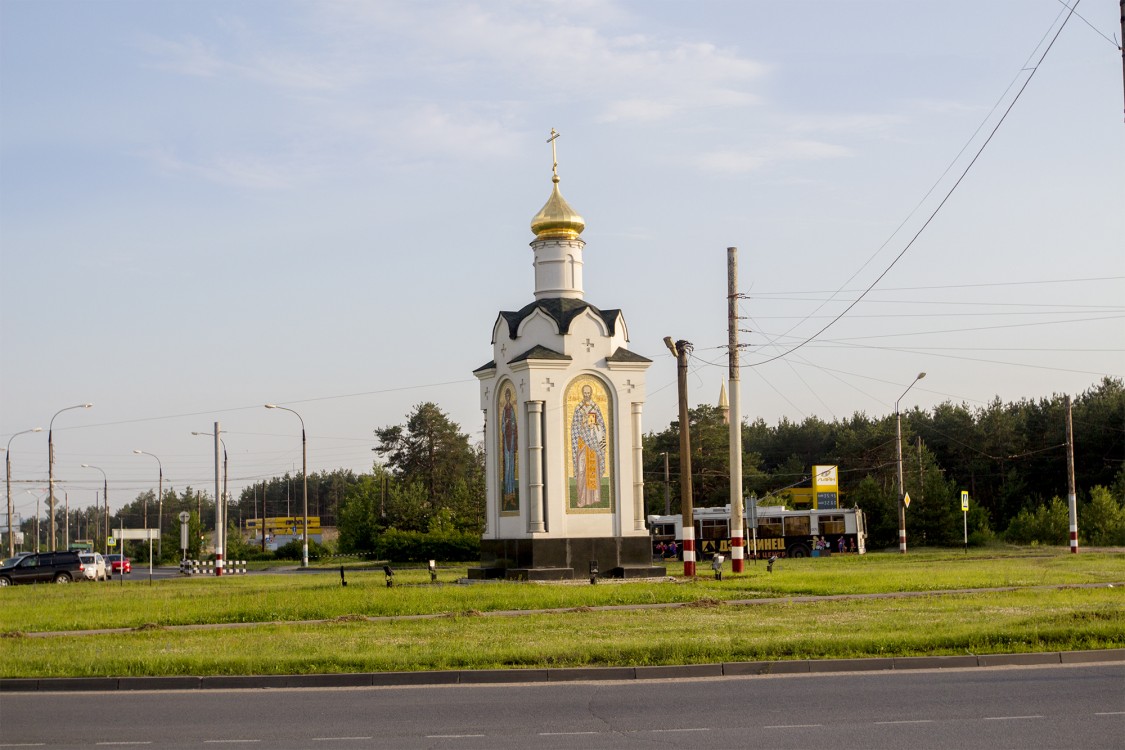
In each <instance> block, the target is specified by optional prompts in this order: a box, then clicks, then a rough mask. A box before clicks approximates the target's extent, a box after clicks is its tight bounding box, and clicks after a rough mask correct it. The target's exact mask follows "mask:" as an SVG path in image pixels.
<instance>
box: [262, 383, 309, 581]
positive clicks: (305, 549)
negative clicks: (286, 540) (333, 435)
mask: <svg viewBox="0 0 1125 750" xmlns="http://www.w3.org/2000/svg"><path fill="white" fill-rule="evenodd" d="M265 407H266V408H267V409H281V410H282V411H288V412H292V413H293V414H297V412H295V411H293V410H292V409H290V408H289V407H287V406H278V405H277V404H266V405H265ZM297 419H300V420H301V479H302V480H304V484H305V487H304V496H305V520H304V523H303V524H302V529H301V531H302V532H303V537H302V542H301V567H302V568H307V567H309V465H308V443H307V442H306V440H305V420H304V418H302V417H301V415H300V414H297Z"/></svg>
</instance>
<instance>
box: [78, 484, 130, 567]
mask: <svg viewBox="0 0 1125 750" xmlns="http://www.w3.org/2000/svg"><path fill="white" fill-rule="evenodd" d="M82 468H83V469H97V470H98V471H100V472H101V473H102V481H103V482H104V484H103V485H102V500H103V501H104V502H105V553H106V554H107V555H108V554H109V477H107V476H106V475H105V469H103V468H102V467H100V466H94V465H93V464H82ZM121 572H122V573H124V572H125V570H124V568H122V571H121Z"/></svg>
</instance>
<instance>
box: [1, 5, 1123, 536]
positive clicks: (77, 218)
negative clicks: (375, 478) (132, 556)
mask: <svg viewBox="0 0 1125 750" xmlns="http://www.w3.org/2000/svg"><path fill="white" fill-rule="evenodd" d="M1118 10H1119V9H1118V6H1117V3H1116V2H1111V1H1110V0H1098V1H1097V2H1095V1H1092V0H1087V1H1086V2H1082V3H1080V4H1079V5H1078V8H1077V15H1073V16H1070V17H1069V20H1065V24H1064V19H1066V18H1067V15H1068V9H1067V7H1066V6H1064V5H1063V4H1062V2H1061V1H1060V0H990V1H989V2H987V3H982V2H979V0H947V1H945V2H940V3H935V2H923V1H922V0H909V1H904V0H848V1H846V2H844V1H841V0H825V1H818V0H807V1H803V2H792V3H776V2H750V1H745V2H719V1H717V0H711V1H707V0H704V1H696V2H690V3H688V2H670V1H664V2H653V1H651V0H644V1H640V0H638V1H626V0H621V1H613V0H568V1H567V2H530V1H519V0H513V1H510V2H505V1H503V0H497V1H495V2H480V3H470V2H444V1H442V0H434V1H432V2H378V1H376V0H369V1H364V2H351V1H347V0H324V1H322V2H282V1H277V2H263V1H262V0H222V1H221V2H218V1H210V0H190V1H189V0H162V2H155V3H154V2H148V1H147V0H138V1H135V2H134V1H125V0H101V1H100V2H64V1H62V0H0V441H2V445H3V446H5V447H7V446H10V448H11V452H10V458H11V466H12V479H13V485H12V486H13V490H12V491H13V497H14V500H15V503H16V512H17V514H19V516H20V517H21V518H27V517H30V516H33V515H34V513H35V502H36V498H44V497H45V495H46V493H47V476H48V459H47V453H48V451H47V428H48V427H49V426H50V425H51V423H52V420H53V426H54V443H55V476H56V496H58V497H59V502H60V507H61V503H62V502H64V500H65V501H68V502H69V503H70V505H71V507H85V506H87V505H91V504H93V503H94V502H95V499H96V498H97V497H98V495H97V494H96V493H98V492H99V491H100V490H101V489H102V487H103V483H104V484H108V487H109V498H110V505H111V506H112V507H120V506H121V505H122V504H124V503H126V502H129V501H132V500H133V499H134V498H135V497H136V496H137V494H138V493H141V492H144V491H146V490H148V489H153V488H154V487H155V485H156V483H157V477H158V473H159V471H160V469H161V468H162V470H163V474H164V479H165V487H166V488H167V487H172V488H174V489H176V491H182V490H183V489H184V488H185V487H188V486H191V487H194V488H196V489H200V488H203V489H206V490H208V491H209V492H213V488H214V469H213V447H212V441H211V440H210V439H209V438H208V437H207V436H205V435H204V436H198V435H197V436H193V435H192V434H191V433H192V432H193V431H196V432H211V431H212V430H213V426H214V424H215V423H216V422H219V423H220V425H221V432H222V435H223V439H224V441H225V444H226V446H227V451H228V456H229V474H230V489H231V491H232V492H233V493H235V494H236V495H237V493H238V492H239V491H240V490H241V488H242V487H245V486H247V485H248V484H250V483H252V482H255V481H261V480H263V479H268V478H270V477H274V476H280V475H283V474H285V473H286V472H299V471H300V469H301V442H300V435H301V422H300V421H299V420H298V418H297V416H296V415H294V414H292V413H289V412H285V411H278V410H266V409H264V408H263V404H265V403H267V402H272V403H277V404H280V405H283V406H286V407H288V408H290V409H293V410H295V411H296V412H297V414H299V415H300V417H301V419H303V420H304V425H305V428H306V431H307V436H308V465H309V471H310V472H315V471H330V470H333V469H336V468H346V469H351V470H353V471H356V472H361V471H365V470H369V469H370V467H371V464H372V461H373V460H374V459H375V457H376V454H375V453H373V452H372V449H373V448H374V447H375V445H376V441H375V438H374V434H373V431H374V430H375V429H376V428H379V427H384V426H387V425H393V424H401V423H403V422H404V421H405V419H406V416H407V415H408V414H409V413H410V412H411V411H412V410H413V408H414V407H415V406H416V405H417V404H419V403H422V402H424V401H433V402H435V403H437V404H438V405H439V406H440V407H441V408H442V409H443V410H444V411H445V412H446V413H447V414H448V415H449V416H450V418H451V419H452V420H454V421H455V422H457V423H458V424H459V425H461V428H462V429H463V430H464V431H465V432H466V433H468V434H469V435H470V437H471V438H472V439H473V440H479V439H480V437H481V432H480V430H481V422H482V416H481V412H480V401H479V385H478V382H477V380H476V379H475V378H474V377H473V375H472V371H473V370H474V369H475V368H477V367H479V366H480V365H482V364H484V363H486V362H487V361H489V360H490V359H491V358H492V350H491V345H490V338H491V331H492V326H493V323H494V321H495V320H496V317H497V314H498V313H499V311H501V310H518V309H519V308H520V307H522V306H523V305H525V304H527V303H528V302H530V301H531V300H532V298H533V297H532V295H533V291H534V277H533V269H532V254H531V250H530V248H529V247H528V243H529V242H530V241H531V240H532V239H533V237H532V234H531V231H530V228H529V222H530V220H531V217H532V216H534V215H535V213H536V212H537V211H538V210H539V208H540V207H541V206H542V205H543V203H544V202H545V201H546V199H547V197H548V195H549V193H550V187H551V182H550V176H551V150H550V146H549V145H548V144H547V137H548V135H549V133H550V130H551V128H556V129H557V130H558V131H559V132H560V133H561V137H560V138H559V140H558V141H557V147H558V162H559V174H560V176H561V179H562V182H561V184H560V187H561V189H562V193H563V195H564V196H565V197H566V199H567V201H568V202H569V203H570V205H571V206H573V207H574V208H575V209H576V210H577V211H578V212H579V213H581V214H582V215H583V216H584V218H585V220H586V227H587V228H586V230H585V231H584V233H583V238H584V239H585V241H586V251H585V279H584V283H585V295H586V296H585V298H586V300H587V301H588V302H590V303H591V304H594V305H596V306H598V307H601V308H603V309H610V308H620V309H621V310H622V311H623V314H624V316H625V320H626V323H627V326H628V331H629V335H630V339H631V341H630V347H631V349H632V350H633V351H636V352H638V353H640V354H642V355H644V356H646V357H649V358H651V359H652V360H653V365H652V366H651V368H650V369H649V371H648V375H647V382H648V401H647V403H646V406H645V413H644V429H645V431H646V432H657V431H661V430H664V429H666V428H667V427H668V426H669V423H670V422H672V421H673V420H674V419H675V416H676V386H675V381H676V372H675V361H674V359H673V358H672V357H671V355H670V354H669V353H668V351H667V350H666V348H665V347H664V344H663V343H662V340H663V338H664V337H665V336H671V337H672V338H673V339H685V340H688V341H690V342H691V343H692V344H693V345H694V353H693V358H692V360H691V375H690V378H689V390H690V394H689V401H690V402H691V403H692V404H693V405H694V404H698V403H715V402H716V401H717V399H718V396H719V390H720V386H721V384H722V382H723V380H724V378H726V375H727V366H726V357H727V351H726V348H725V345H726V343H727V331H726V328H727V286H726V284H727V280H726V278H727V277H726V263H727V248H728V247H732V246H733V247H737V248H738V264H739V292H740V294H741V295H742V299H741V300H740V303H739V304H740V315H741V316H742V320H741V321H740V326H741V327H742V328H743V329H744V331H745V332H744V333H742V334H741V337H740V341H741V343H742V344H743V345H744V346H743V348H742V353H741V364H742V368H741V373H742V377H741V393H742V402H743V408H742V411H743V416H744V418H746V419H748V420H754V419H759V418H760V419H763V420H765V421H766V422H767V423H769V424H776V423H777V422H778V421H779V420H782V419H788V420H792V421H796V422H800V421H802V420H804V419H806V418H808V417H814V416H815V417H818V418H820V419H823V420H825V421H832V420H834V419H847V418H849V417H851V416H852V415H853V414H854V413H857V412H858V413H863V414H867V415H869V416H882V415H887V414H891V413H893V410H894V406H895V402H896V400H900V399H901V407H902V409H903V410H907V409H912V408H914V407H919V408H923V409H929V408H932V407H933V406H934V405H936V404H940V403H943V402H952V403H955V404H965V405H967V406H968V407H969V408H972V409H977V408H982V407H984V406H986V405H987V404H988V403H989V402H991V401H993V400H994V399H997V398H999V399H1001V400H1002V401H1018V400H1020V399H1033V400H1034V399H1039V398H1045V397H1050V396H1051V395H1052V394H1056V393H1059V394H1061V393H1069V394H1072V395H1077V394H1080V393H1082V392H1083V391H1085V390H1087V389H1089V388H1091V387H1092V386H1094V385H1095V384H1097V383H1098V382H1100V381H1101V379H1102V378H1103V377H1106V376H1110V377H1116V378H1121V377H1123V376H1125V354H1123V351H1125V348H1123V345H1125V324H1123V319H1125V253H1123V252H1122V249H1123V240H1122V238H1123V237H1125V149H1123V148H1122V146H1123V134H1125V125H1123V121H1122V110H1123V100H1122V79H1121V76H1122V69H1121V54H1120V51H1119V50H1118V48H1117V47H1116V44H1115V42H1114V39H1115V38H1116V37H1119V35H1120V27H1119V21H1118V15H1119V13H1118ZM1060 27H1061V32H1060ZM1056 35H1057V36H1056ZM1052 40H1053V41H1052ZM1048 46H1049V49H1048ZM923 371H924V372H926V373H927V376H926V378H925V379H924V380H922V381H919V382H917V383H915V384H914V385H913V386H912V387H910V390H909V393H908V394H907V395H906V396H903V392H904V391H905V390H906V389H907V388H908V387H909V386H911V384H912V382H913V381H914V378H915V376H916V375H917V374H918V373H919V372H923ZM87 402H89V403H93V407H92V408H90V409H70V408H69V407H71V406H74V405H78V404H84V403H87ZM34 427H42V428H44V431H43V432H42V433H28V434H19V433H20V432H21V431H23V430H28V429H32V428H34ZM134 450H143V451H145V452H147V453H149V454H152V455H154V456H156V459H153V458H152V457H151V456H148V455H137V454H135V453H134V452H133V451H134ZM157 460H159V465H158V464H157ZM84 463H86V464H91V465H93V466H97V467H99V468H100V469H101V471H98V470H95V469H91V468H82V466H81V465H82V464H84ZM102 472H104V478H103V474H102ZM43 507H44V513H45V507H46V501H45V500H44V501H43Z"/></svg>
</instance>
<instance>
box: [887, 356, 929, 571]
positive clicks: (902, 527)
mask: <svg viewBox="0 0 1125 750" xmlns="http://www.w3.org/2000/svg"><path fill="white" fill-rule="evenodd" d="M924 377H926V373H924V372H920V373H918V375H917V377H915V378H914V380H912V381H910V385H908V386H906V390H905V391H903V392H902V396H899V397H898V398H897V399H896V400H895V450H896V451H898V551H899V552H900V553H902V554H904V555H905V554H906V486H905V482H904V480H903V476H902V413H901V412H900V411H899V410H898V405H899V402H900V401H902V399H903V398H904V397H905V396H906V394H907V393H909V392H910V389H911V388H913V387H914V384H915V383H917V382H918V381H919V380H921V379H922V378H924Z"/></svg>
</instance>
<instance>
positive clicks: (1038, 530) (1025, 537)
mask: <svg viewBox="0 0 1125 750" xmlns="http://www.w3.org/2000/svg"><path fill="white" fill-rule="evenodd" d="M1004 536H1005V538H1006V539H1007V540H1008V541H1009V542H1014V543H1015V544H1055V545H1065V544H1067V541H1068V540H1069V538H1070V512H1069V510H1068V509H1067V504H1066V503H1065V502H1063V501H1062V500H1061V499H1060V498H1058V497H1053V498H1051V500H1050V502H1048V503H1045V504H1043V505H1040V506H1039V507H1037V508H1035V509H1034V510H1029V509H1027V508H1024V509H1023V510H1021V511H1020V512H1019V513H1018V514H1016V517H1015V518H1013V519H1012V522H1011V523H1010V524H1009V525H1008V530H1007V531H1006V532H1005V533H1004Z"/></svg>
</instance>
